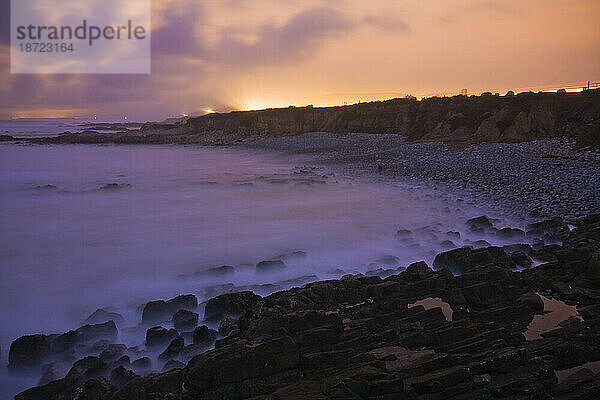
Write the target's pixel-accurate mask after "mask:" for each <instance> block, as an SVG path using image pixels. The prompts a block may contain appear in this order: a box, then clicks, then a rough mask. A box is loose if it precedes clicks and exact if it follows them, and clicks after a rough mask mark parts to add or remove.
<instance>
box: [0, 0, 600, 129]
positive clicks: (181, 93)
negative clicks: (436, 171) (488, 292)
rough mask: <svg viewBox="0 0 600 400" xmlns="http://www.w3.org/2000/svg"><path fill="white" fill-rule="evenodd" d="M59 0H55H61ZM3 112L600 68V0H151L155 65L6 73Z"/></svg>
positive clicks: (71, 110) (513, 82)
mask: <svg viewBox="0 0 600 400" xmlns="http://www.w3.org/2000/svg"><path fill="white" fill-rule="evenodd" d="M57 1H58V0H57ZM9 25H10V1H9V0H0V119H9V118H47V117H83V118H87V117H90V116H92V115H97V116H98V118H99V119H105V120H120V119H123V118H124V117H125V116H127V117H128V120H129V121H132V120H138V121H148V120H162V119H164V118H168V117H176V116H181V115H184V114H190V115H195V114H202V113H205V112H207V110H212V111H230V110H241V109H259V108H265V107H279V106H287V105H306V104H314V105H316V106H319V105H330V104H343V103H344V102H348V103H353V102H357V101H367V100H373V99H386V98H392V97H397V96H404V95H406V94H412V95H415V96H417V97H422V96H428V95H433V94H442V93H447V94H452V93H458V92H460V90H461V89H462V88H467V89H468V90H469V92H470V93H479V92H483V91H492V92H494V91H499V92H502V91H506V90H510V89H513V90H515V89H516V90H519V89H523V90H525V89H529V88H553V87H556V88H559V87H561V86H566V85H572V84H576V83H579V82H584V81H587V80H592V81H599V80H600V1H598V0H502V1H491V0H419V1H417V0H371V1H364V0H329V1H322V0H321V1H317V0H296V1H281V0H152V27H151V31H152V33H151V37H152V45H151V54H152V55H151V57H152V62H151V70H152V72H151V74H139V75H135V74H134V75H131V74H121V75H102V74H61V75H50V74H49V75H42V74H26V75H23V74H11V72H10V30H9V29H10V28H9Z"/></svg>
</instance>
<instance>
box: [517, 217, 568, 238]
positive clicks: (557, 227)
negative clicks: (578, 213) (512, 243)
mask: <svg viewBox="0 0 600 400" xmlns="http://www.w3.org/2000/svg"><path fill="white" fill-rule="evenodd" d="M568 233H569V226H568V225H567V223H566V222H564V221H563V220H562V218H554V219H549V220H546V221H540V222H535V223H533V224H529V225H527V235H529V236H540V237H541V238H542V239H546V240H562V239H564V238H565V237H566V236H567V235H568Z"/></svg>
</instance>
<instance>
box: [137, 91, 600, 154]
mask: <svg viewBox="0 0 600 400" xmlns="http://www.w3.org/2000/svg"><path fill="white" fill-rule="evenodd" d="M598 121H600V90H590V91H586V92H581V93H570V94H568V93H521V94H518V95H513V96H497V95H491V94H489V95H482V96H479V97H476V96H472V97H466V96H455V97H448V98H428V99H424V100H421V101H417V100H408V99H393V100H387V101H377V102H371V103H360V104H354V105H349V106H342V107H326V108H316V107H311V106H308V107H289V108H283V109H268V110H261V111H246V112H231V113H228V114H209V115H205V116H202V117H199V118H192V119H190V120H189V121H188V122H187V124H186V127H185V129H186V133H187V134H190V135H198V136H204V137H214V138H228V139H237V140H239V139H250V138H256V137H264V136H288V135H294V134H299V133H306V132H332V133H352V132H363V133H391V134H399V135H402V136H406V137H407V139H408V140H410V141H437V140H443V141H447V142H467V143H479V142H484V141H485V142H519V141H529V140H535V139H539V138H544V137H552V136H559V135H572V136H577V135H578V134H579V133H581V132H583V131H585V130H587V129H588V128H589V126H591V125H593V124H596V123H597V122H598ZM147 128H149V127H144V128H143V129H147Z"/></svg>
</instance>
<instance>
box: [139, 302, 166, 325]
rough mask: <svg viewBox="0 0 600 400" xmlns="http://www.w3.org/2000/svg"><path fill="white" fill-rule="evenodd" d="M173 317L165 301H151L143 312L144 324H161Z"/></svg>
mask: <svg viewBox="0 0 600 400" xmlns="http://www.w3.org/2000/svg"><path fill="white" fill-rule="evenodd" d="M171 315H172V314H171V313H169V309H168V308H167V303H166V302H165V301H164V300H154V301H149V302H148V303H146V306H145V307H144V310H143V312H142V323H143V324H151V323H155V322H161V321H164V320H165V319H166V318H168V317H169V316H171Z"/></svg>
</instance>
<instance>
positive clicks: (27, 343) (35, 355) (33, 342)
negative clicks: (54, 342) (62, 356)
mask: <svg viewBox="0 0 600 400" xmlns="http://www.w3.org/2000/svg"><path fill="white" fill-rule="evenodd" d="M49 353H50V337H48V336H46V335H29V336H21V337H20V338H18V339H16V340H15V341H13V342H12V343H11V345H10V350H9V353H8V367H9V368H11V369H23V368H34V367H37V366H39V365H40V364H41V363H42V362H43V361H44V360H46V358H47V357H48V355H49Z"/></svg>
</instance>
